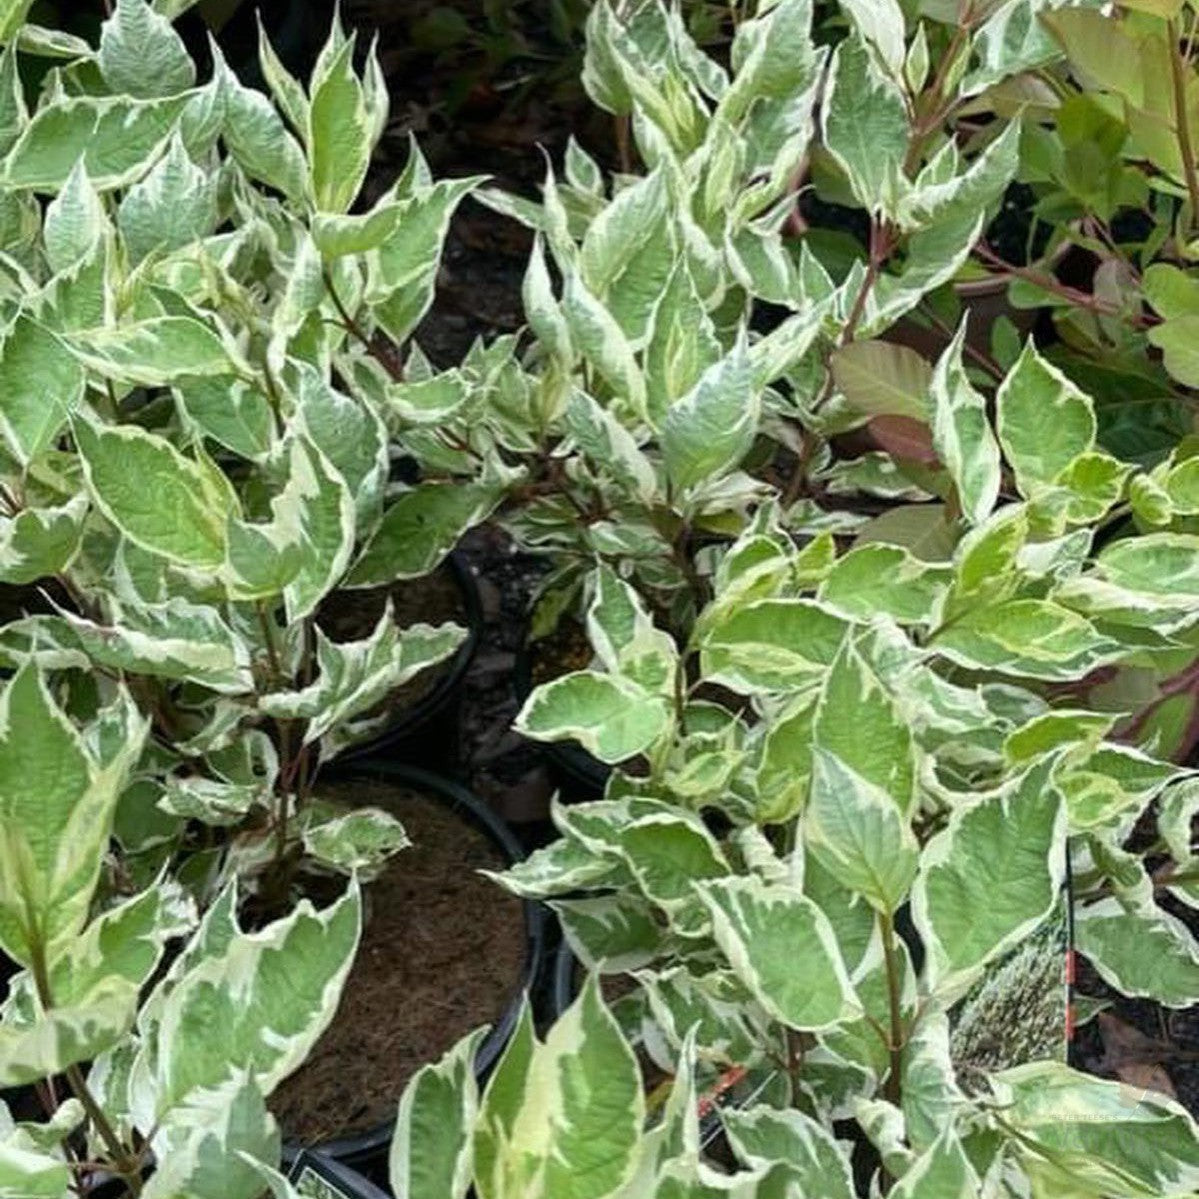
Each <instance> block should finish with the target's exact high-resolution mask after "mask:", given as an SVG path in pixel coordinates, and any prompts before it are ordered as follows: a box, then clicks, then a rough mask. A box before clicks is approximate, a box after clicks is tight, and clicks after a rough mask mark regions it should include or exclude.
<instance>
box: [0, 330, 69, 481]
mask: <svg viewBox="0 0 1199 1199" xmlns="http://www.w3.org/2000/svg"><path fill="white" fill-rule="evenodd" d="M83 386H84V378H83V371H82V370H81V369H80V367H79V363H78V362H77V361H75V359H74V357H73V355H72V354H71V352H70V351H69V350H68V349H67V347H66V346H65V345H64V344H63V342H62V341H61V340H60V339H59V338H58V337H57V336H56V335H55V334H54V333H52V332H51V331H50V330H49V329H47V328H46V327H45V326H44V325H41V324H38V323H37V322H36V321H34V320H32V319H31V318H29V317H28V316H25V315H24V314H22V315H20V316H18V317H17V319H16V320H15V321H14V322H13V324H12V326H11V327H10V328H9V330H8V333H7V335H6V336H5V338H4V341H3V343H2V344H0V420H2V421H3V426H2V427H3V430H4V440H5V442H6V443H7V445H8V448H9V450H10V452H11V453H12V454H13V455H14V456H15V457H16V458H17V460H18V461H20V462H28V461H29V460H30V459H31V458H34V457H36V456H37V455H38V454H40V453H41V452H42V451H43V450H45V449H47V448H49V446H51V445H52V444H53V442H54V439H55V438H56V437H57V436H58V434H59V432H60V431H61V430H62V427H63V425H65V424H66V422H67V420H68V418H69V417H70V415H71V413H72V412H74V410H75V409H76V407H77V406H78V404H79V402H80V399H81V398H82V396H83Z"/></svg>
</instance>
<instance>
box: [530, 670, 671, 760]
mask: <svg viewBox="0 0 1199 1199" xmlns="http://www.w3.org/2000/svg"><path fill="white" fill-rule="evenodd" d="M669 725H670V717H669V712H668V707H667V703H666V701H665V700H664V699H663V698H662V697H661V696H658V695H654V694H652V693H650V692H648V691H646V690H645V689H644V688H642V687H640V686H638V685H637V684H636V683H634V682H632V681H630V680H628V679H624V678H621V677H619V676H614V675H609V674H600V673H599V672H598V671H592V670H578V671H574V672H573V673H571V674H566V675H563V676H562V677H561V678H557V679H554V680H553V681H552V682H550V683H546V684H544V685H543V686H541V687H538V688H537V689H536V690H535V691H534V692H533V693H532V695H530V696H529V698H528V699H527V700H526V701H525V705H524V707H523V708H521V710H520V714H519V715H518V716H517V718H516V724H515V727H516V730H517V731H518V732H520V733H523V734H524V735H525V736H526V737H532V738H533V739H534V740H536V741H578V742H579V743H580V744H581V745H582V746H583V747H584V748H585V749H588V750H590V751H591V753H593V754H594V755H595V756H596V757H597V758H599V759H600V761H601V762H610V763H616V762H623V761H625V760H626V759H628V758H632V757H635V756H636V755H637V754H639V753H642V752H644V751H645V750H647V749H649V747H650V746H652V745H653V744H654V743H655V742H656V741H657V740H658V739H659V738H660V737H661V736H662V735H663V734H664V733H665V732H666V731H667V729H668V728H669Z"/></svg>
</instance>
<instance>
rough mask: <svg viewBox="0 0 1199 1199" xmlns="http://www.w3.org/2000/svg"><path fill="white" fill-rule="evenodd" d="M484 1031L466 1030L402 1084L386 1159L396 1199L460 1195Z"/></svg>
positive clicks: (469, 1168)
mask: <svg viewBox="0 0 1199 1199" xmlns="http://www.w3.org/2000/svg"><path fill="white" fill-rule="evenodd" d="M483 1033H484V1030H483V1029H476V1030H475V1031H474V1032H472V1033H468V1034H467V1035H466V1036H465V1037H463V1038H462V1040H460V1041H459V1042H458V1043H457V1044H456V1045H455V1046H454V1047H453V1048H452V1049H451V1050H449V1051H448V1052H447V1053H445V1054H443V1055H442V1057H441V1059H440V1060H439V1061H437V1062H434V1063H431V1064H429V1065H427V1066H422V1067H421V1068H420V1070H418V1071H417V1072H416V1074H415V1075H414V1076H413V1077H412V1080H411V1082H409V1083H408V1085H407V1086H406V1087H405V1088H404V1094H403V1096H402V1097H401V1099H400V1111H399V1116H398V1117H397V1119H396V1131H395V1135H394V1136H393V1137H392V1141H391V1152H390V1157H389V1161H388V1174H389V1178H390V1181H391V1189H392V1190H393V1191H394V1192H395V1195H396V1199H465V1195H466V1192H467V1189H468V1188H469V1187H470V1183H471V1179H472V1176H473V1166H474V1153H473V1137H474V1128H475V1120H476V1118H477V1116H478V1111H479V1089H478V1084H477V1083H476V1081H475V1054H476V1052H477V1051H478V1048H479V1043H480V1041H482V1039H483Z"/></svg>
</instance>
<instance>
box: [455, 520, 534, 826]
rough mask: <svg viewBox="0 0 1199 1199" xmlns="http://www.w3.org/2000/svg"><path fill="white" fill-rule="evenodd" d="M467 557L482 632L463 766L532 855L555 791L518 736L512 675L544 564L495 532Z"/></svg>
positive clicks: (464, 703) (487, 531)
mask: <svg viewBox="0 0 1199 1199" xmlns="http://www.w3.org/2000/svg"><path fill="white" fill-rule="evenodd" d="M461 550H462V553H463V554H464V555H465V556H466V558H467V560H468V561H469V562H470V564H471V566H472V568H473V569H474V570H475V571H476V573H477V575H478V579H479V590H480V597H481V599H482V607H483V628H482V632H481V635H480V639H479V647H478V650H477V652H476V653H475V657H474V660H473V661H472V662H471V665H470V668H469V670H468V671H467V673H466V679H465V681H464V683H463V687H462V700H461V716H460V731H459V737H460V742H459V745H460V748H459V755H458V761H459V763H460V769H461V773H462V775H463V778H464V779H465V781H466V782H467V784H468V785H469V787H470V789H471V790H472V791H473V792H474V793H475V794H476V795H478V796H479V797H480V798H482V799H484V800H486V801H487V802H488V803H489V804H490V805H491V806H492V807H493V808H494V809H495V810H496V811H497V812H498V813H499V814H500V815H501V816H503V817H504V819H505V820H507V821H509V822H510V823H511V824H512V825H513V827H514V829H515V830H516V833H517V835H518V836H519V837H520V838H521V839H522V841H523V842H524V843H525V844H526V845H527V846H529V847H533V846H535V845H538V844H543V843H544V842H545V841H546V840H547V839H548V838H549V837H550V835H551V832H550V828H549V804H550V797H551V795H552V794H553V790H554V785H553V782H552V780H551V778H550V774H549V770H548V769H547V767H546V763H545V759H544V757H543V756H542V754H541V752H540V750H539V749H538V748H537V747H536V746H535V745H533V744H531V743H530V742H528V741H526V740H525V739H524V738H523V737H521V736H520V735H519V734H517V733H516V732H514V731H513V729H512V722H513V721H514V720H515V719H516V714H517V712H518V711H519V710H520V703H519V700H518V698H517V696H516V691H515V688H514V685H513V675H514V671H515V668H516V656H517V652H518V651H519V649H520V646H521V642H522V639H523V637H524V632H525V623H526V615H527V613H528V609H529V603H530V599H531V597H532V595H533V592H534V589H535V588H536V586H537V582H538V580H539V579H540V578H541V576H542V575H543V574H544V572H545V563H544V562H543V560H542V559H540V558H537V557H534V556H532V555H530V554H522V553H519V552H517V551H516V548H515V547H514V546H513V544H512V542H511V540H510V539H509V538H508V537H507V536H506V535H505V534H504V532H503V531H502V530H500V529H498V528H495V527H494V526H488V527H485V528H479V529H474V530H472V531H471V532H470V533H468V534H467V536H466V538H465V539H464V541H463V543H462V546H461Z"/></svg>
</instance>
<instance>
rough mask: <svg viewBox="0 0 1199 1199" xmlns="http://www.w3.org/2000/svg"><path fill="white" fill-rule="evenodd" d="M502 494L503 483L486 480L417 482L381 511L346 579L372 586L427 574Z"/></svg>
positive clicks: (359, 584)
mask: <svg viewBox="0 0 1199 1199" xmlns="http://www.w3.org/2000/svg"><path fill="white" fill-rule="evenodd" d="M502 498H503V491H502V489H501V488H499V487H497V486H494V485H491V484H488V483H436V482H431V483H419V484H417V486H415V487H414V488H412V490H411V491H407V492H404V493H403V494H402V495H401V496H400V497H399V498H398V499H397V500H395V501H394V502H393V503H392V505H391V506H390V507H389V508H388V509H387V511H386V512H385V513H384V514H383V519H382V521H381V522H380V524H379V527H378V528H377V529H376V530H375V532H374V534H373V535H372V536H371V538H370V540H369V541H368V542H367V543H366V545H365V546H364V547H363V549H362V553H361V555H360V556H359V558H358V560H357V561H356V562H355V563H354V566H353V568H352V569H351V571H350V574H349V577H348V579H347V583H348V585H349V586H352V587H375V586H379V585H381V584H384V583H390V582H393V581H394V580H396V579H410V578H418V577H420V576H422V575H426V574H428V573H429V572H430V571H431V570H433V569H435V568H436V567H437V566H438V565H439V564H440V563H441V562H442V561H443V560H444V559H445V556H446V555H447V554H448V553H449V552H450V550H452V549H453V548H454V546H455V545H457V543H458V539H459V538H460V537H461V536H462V534H463V533H465V532H466V530H467V529H469V528H471V527H472V526H473V525H476V524H478V523H479V522H480V521H482V520H486V518H487V517H488V516H490V515H491V513H492V512H493V511H494V510H495V508H496V505H497V504H499V502H500V500H501V499H502Z"/></svg>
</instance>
